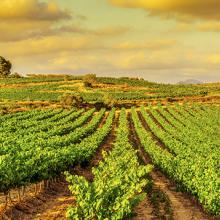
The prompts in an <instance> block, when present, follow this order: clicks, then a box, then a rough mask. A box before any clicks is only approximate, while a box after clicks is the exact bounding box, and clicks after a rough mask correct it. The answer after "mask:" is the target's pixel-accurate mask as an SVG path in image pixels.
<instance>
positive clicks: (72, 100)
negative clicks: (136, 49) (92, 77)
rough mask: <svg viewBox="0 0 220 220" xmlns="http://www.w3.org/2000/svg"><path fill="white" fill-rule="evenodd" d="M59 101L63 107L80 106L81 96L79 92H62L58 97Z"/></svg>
mask: <svg viewBox="0 0 220 220" xmlns="http://www.w3.org/2000/svg"><path fill="white" fill-rule="evenodd" d="M60 103H61V105H62V106H63V107H80V105H81V104H82V103H83V98H82V97H81V96H80V95H79V94H74V95H72V94H64V95H63V96H61V98H60Z"/></svg>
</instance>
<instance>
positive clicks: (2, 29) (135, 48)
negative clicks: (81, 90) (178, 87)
mask: <svg viewBox="0 0 220 220" xmlns="http://www.w3.org/2000/svg"><path fill="white" fill-rule="evenodd" d="M219 11H220V1H219V0H209V1H207V0H178V1H177V0H52V1H51V0H1V1H0V56H3V57H5V58H7V59H9V60H10V61H11V62H12V64H13V72H18V73H20V74H28V73H36V74H39V73H47V74H48V73H51V74H54V73H59V74H61V73H65V74H75V75H80V74H87V73H95V74H97V75H98V76H113V77H121V76H129V77H141V78H144V79H146V80H149V81H156V82H165V83H176V82H178V81H182V80H186V79H198V80H200V81H203V82H216V81H220V13H219Z"/></svg>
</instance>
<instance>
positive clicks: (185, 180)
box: [132, 105, 220, 215]
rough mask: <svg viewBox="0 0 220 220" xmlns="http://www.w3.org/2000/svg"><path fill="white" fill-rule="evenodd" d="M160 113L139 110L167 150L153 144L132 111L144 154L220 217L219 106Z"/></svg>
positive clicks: (173, 108)
mask: <svg viewBox="0 0 220 220" xmlns="http://www.w3.org/2000/svg"><path fill="white" fill-rule="evenodd" d="M159 112H160V114H159ZM159 112H158V110H155V109H150V114H149V113H147V112H146V111H145V109H144V108H143V107H142V109H141V113H142V116H143V118H144V121H146V123H147V124H148V126H149V128H150V129H151V131H152V132H153V133H154V135H156V136H157V137H158V138H159V139H160V141H162V143H164V144H165V146H166V148H162V147H159V146H158V145H157V144H156V143H155V141H154V140H153V139H152V136H151V135H150V134H149V133H148V132H146V130H145V128H144V127H143V125H142V123H141V122H140V121H139V118H138V115H137V113H136V111H135V109H133V110H132V117H133V121H134V124H135V128H136V131H137V134H138V136H139V139H140V141H141V143H142V145H143V146H144V148H145V150H146V152H147V153H148V154H149V155H150V157H151V159H152V161H153V163H154V164H156V165H157V166H158V167H160V169H161V170H163V171H164V172H165V173H167V174H168V175H169V176H170V177H171V178H172V179H174V180H175V181H176V182H178V183H179V184H180V185H181V186H182V190H185V191H187V192H190V193H191V194H193V195H195V196H196V197H197V198H198V199H199V201H200V202H201V204H202V205H203V206H204V207H205V208H206V209H207V210H208V211H210V212H212V213H214V214H217V215H220V191H219V168H220V167H219V163H218V161H219V155H220V150H219V145H220V140H219V138H218V137H219V135H220V130H219V123H220V117H219V116H220V111H219V107H212V108H210V107H209V108H207V107H206V108H205V109H203V110H202V109H201V107H200V106H193V107H190V106H178V105H176V106H175V107H169V108H168V112H167V111H166V110H165V109H164V108H162V107H159ZM161 114H162V115H163V116H162V115H161ZM151 115H153V117H154V119H156V121H157V123H155V120H153V119H152V116H151ZM164 117H165V118H166V120H165V118H164ZM168 122H169V123H168ZM158 124H159V125H161V126H162V127H160V126H159V125H158Z"/></svg>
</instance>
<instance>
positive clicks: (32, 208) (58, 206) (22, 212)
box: [3, 115, 118, 220]
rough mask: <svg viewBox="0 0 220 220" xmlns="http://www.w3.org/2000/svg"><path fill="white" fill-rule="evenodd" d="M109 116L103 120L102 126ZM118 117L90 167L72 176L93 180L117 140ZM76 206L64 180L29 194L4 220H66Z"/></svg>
mask: <svg viewBox="0 0 220 220" xmlns="http://www.w3.org/2000/svg"><path fill="white" fill-rule="evenodd" d="M106 117H107V115H105V117H104V118H103V120H102V122H101V125H100V126H102V125H103V124H104V122H105V120H106ZM117 121H118V116H116V117H115V120H114V125H113V128H112V130H111V133H110V134H109V135H108V137H107V138H106V140H104V141H103V144H101V146H100V147H99V148H98V149H97V152H96V153H95V154H94V157H93V158H92V159H91V162H90V163H89V164H88V165H86V164H85V165H83V166H80V165H78V166H76V167H74V168H72V169H70V171H71V173H72V174H76V175H82V176H84V177H85V178H86V179H88V180H89V181H92V180H93V174H92V167H95V166H97V165H98V163H99V161H101V160H102V159H103V158H102V151H103V150H104V151H107V152H108V151H110V150H111V149H112V146H113V143H114V140H115V131H116V126H117V124H118V122H117ZM74 204H75V199H74V197H73V196H72V195H71V193H70V191H69V189H68V183H67V182H66V181H65V179H64V178H62V181H59V182H57V183H53V184H52V185H51V187H50V188H49V189H47V190H44V191H41V192H40V193H38V194H37V196H33V194H29V196H26V198H25V199H23V200H22V202H16V203H15V204H12V205H10V207H8V209H7V210H6V212H5V214H4V217H3V219H4V220H7V219H11V220H63V219H66V217H65V213H66V209H67V208H68V206H72V205H74Z"/></svg>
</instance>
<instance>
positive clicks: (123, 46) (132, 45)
mask: <svg viewBox="0 0 220 220" xmlns="http://www.w3.org/2000/svg"><path fill="white" fill-rule="evenodd" d="M176 44H177V42H176V41H175V40H170V39H168V40H155V39H154V40H146V41H145V42H133V41H125V42H122V43H119V44H116V45H114V46H113V48H114V49H119V50H145V49H147V50H162V49H163V48H168V47H169V48H170V47H172V46H175V45H176Z"/></svg>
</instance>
